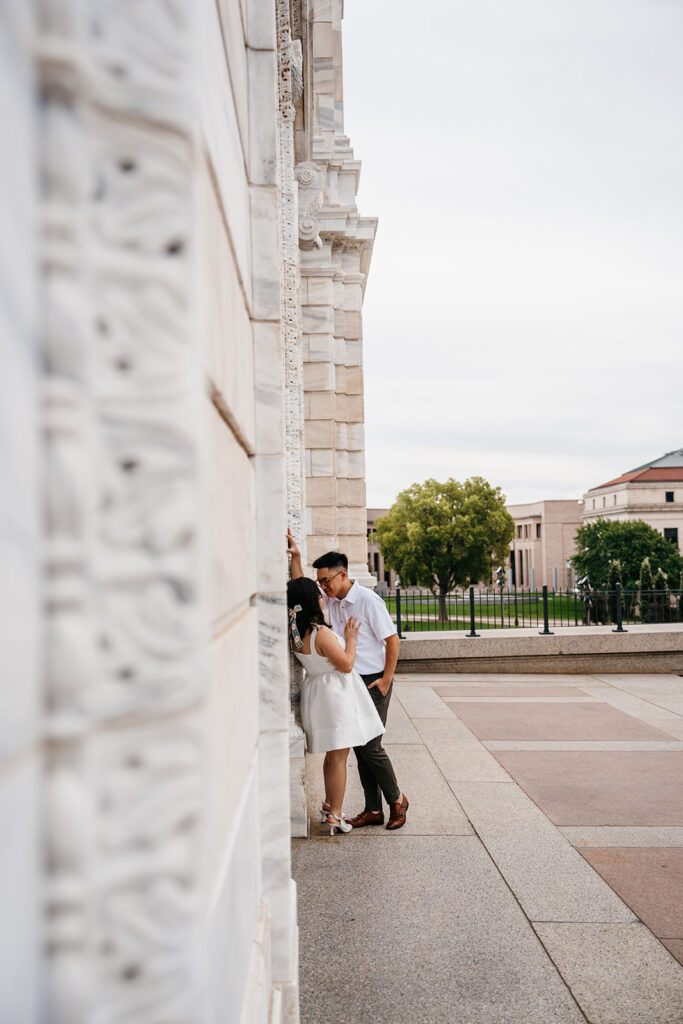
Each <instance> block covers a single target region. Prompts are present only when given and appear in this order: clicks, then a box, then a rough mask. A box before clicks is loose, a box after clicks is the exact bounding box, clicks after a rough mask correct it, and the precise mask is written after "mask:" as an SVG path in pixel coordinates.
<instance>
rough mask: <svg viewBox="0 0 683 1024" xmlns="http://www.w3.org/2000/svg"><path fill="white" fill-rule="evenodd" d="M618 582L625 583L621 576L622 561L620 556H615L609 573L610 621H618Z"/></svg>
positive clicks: (608, 598)
mask: <svg viewBox="0 0 683 1024" xmlns="http://www.w3.org/2000/svg"><path fill="white" fill-rule="evenodd" d="M617 583H622V584H623V580H622V578H621V562H620V561H619V559H618V558H615V559H614V560H613V561H611V562H610V564H609V571H608V573H607V600H608V602H609V617H610V622H616V621H617V594H616V590H617Z"/></svg>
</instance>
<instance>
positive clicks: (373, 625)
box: [323, 580, 396, 676]
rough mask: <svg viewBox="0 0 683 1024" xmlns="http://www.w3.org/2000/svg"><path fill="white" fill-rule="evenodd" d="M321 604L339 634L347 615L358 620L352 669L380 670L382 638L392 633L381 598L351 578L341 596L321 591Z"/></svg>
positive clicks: (383, 657)
mask: <svg viewBox="0 0 683 1024" xmlns="http://www.w3.org/2000/svg"><path fill="white" fill-rule="evenodd" d="M323 607H324V608H325V609H326V610H327V612H328V614H329V617H330V625H331V627H332V629H333V630H334V632H335V633H339V634H340V636H343V635H344V627H345V626H346V623H347V622H348V621H349V619H350V618H355V619H358V620H359V621H360V624H361V627H360V630H359V631H358V638H357V640H356V663H355V665H354V668H355V669H356V671H357V672H360V674H361V675H362V676H368V675H372V674H373V673H375V672H383V671H384V663H385V646H386V645H385V642H384V641H385V640H386V639H387V637H389V636H393V635H394V633H395V632H396V626H395V625H394V622H393V620H392V618H391V615H390V614H389V612H388V611H387V606H386V605H385V603H384V601H383V600H382V598H381V597H380V596H379V595H378V594H376V593H375V591H374V590H370V589H369V588H368V587H361V586H360V584H359V583H358V581H357V580H354V582H353V584H352V586H351V589H350V590H349V592H348V594H347V595H346V597H343V598H342V599H341V600H340V599H339V598H338V597H327V595H326V594H323Z"/></svg>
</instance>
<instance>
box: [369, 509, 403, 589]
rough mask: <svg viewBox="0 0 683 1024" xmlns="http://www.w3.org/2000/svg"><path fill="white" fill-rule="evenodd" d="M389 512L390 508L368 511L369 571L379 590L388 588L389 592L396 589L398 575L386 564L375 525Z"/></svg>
mask: <svg viewBox="0 0 683 1024" xmlns="http://www.w3.org/2000/svg"><path fill="white" fill-rule="evenodd" d="M388 511H389V509H388V508H369V509H368V519H367V523H368V569H369V570H370V572H371V573H373V574H374V575H375V577H376V579H377V587H378V590H382V589H383V588H384V587H388V588H389V590H395V589H396V573H395V572H394V570H393V569H389V568H388V567H387V566H386V565H385V564H384V556H383V554H382V552H381V551H380V549H379V545H378V543H377V539H376V537H375V524H376V522H377V520H378V519H381V518H382V516H385V515H386V514H387V512H388Z"/></svg>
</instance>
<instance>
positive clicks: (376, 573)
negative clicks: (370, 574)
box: [373, 551, 379, 579]
mask: <svg viewBox="0 0 683 1024" xmlns="http://www.w3.org/2000/svg"><path fill="white" fill-rule="evenodd" d="M373 558H374V562H375V576H376V577H377V579H379V555H378V554H377V552H376V551H375V554H374V555H373Z"/></svg>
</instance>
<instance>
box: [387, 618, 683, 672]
mask: <svg viewBox="0 0 683 1024" xmlns="http://www.w3.org/2000/svg"><path fill="white" fill-rule="evenodd" d="M397 670H398V671H399V672H405V673H411V672H412V673H417V672H420V673H424V672H477V673H479V672H483V673H486V672H492V673H493V672H520V673H521V672H524V673H530V672H531V673H536V672H541V673H553V674H554V673H564V672H581V673H593V672H648V673H649V672H681V673H683V624H681V623H672V624H671V625H668V626H664V627H662V626H659V627H651V626H644V627H643V626H632V627H630V628H629V631H628V632H627V633H613V632H612V630H611V628H610V627H597V628H596V629H594V630H591V631H590V632H589V631H588V630H586V629H583V628H582V627H575V628H574V629H572V628H571V627H569V628H566V627H565V628H564V629H558V630H557V631H556V632H555V633H554V635H552V636H540V635H539V633H538V631H537V630H529V629H524V630H515V631H514V634H512V630H487V631H486V632H482V634H481V635H480V636H478V637H467V636H465V635H464V634H463V633H459V635H457V636H453V635H452V634H447V635H444V633H441V632H439V633H426V634H425V633H422V634H420V635H419V636H408V637H406V638H405V639H404V640H402V641H401V647H400V652H399V659H398V665H397Z"/></svg>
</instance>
